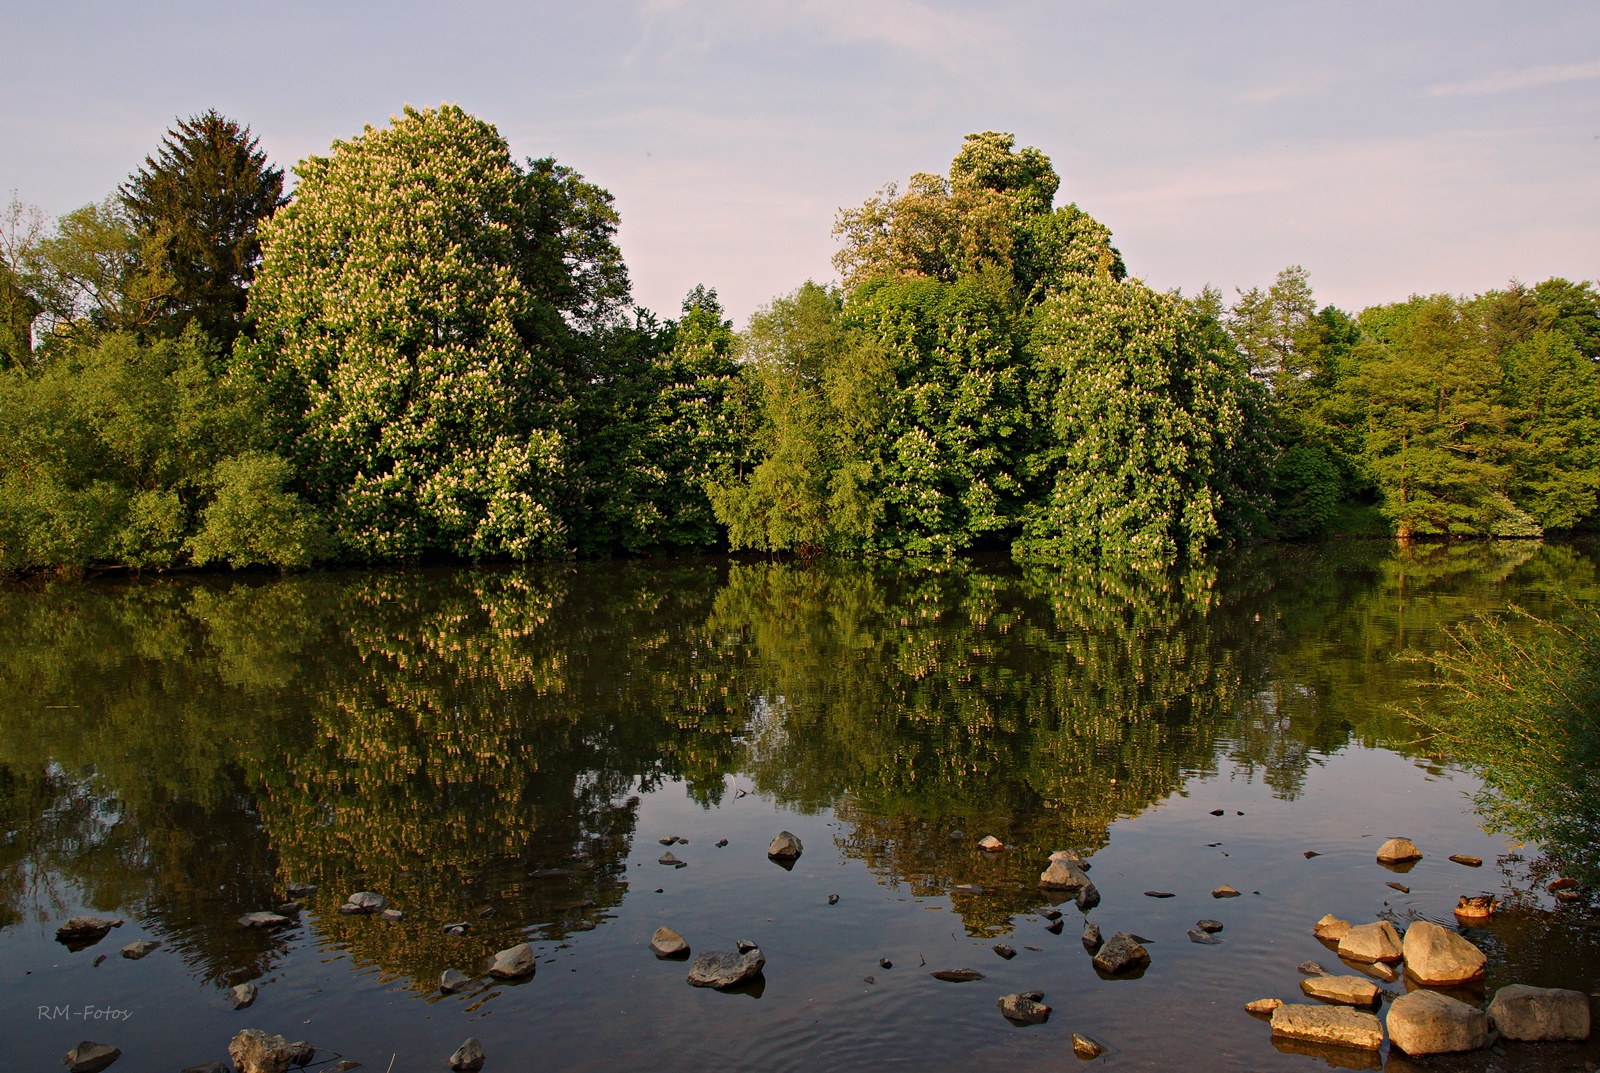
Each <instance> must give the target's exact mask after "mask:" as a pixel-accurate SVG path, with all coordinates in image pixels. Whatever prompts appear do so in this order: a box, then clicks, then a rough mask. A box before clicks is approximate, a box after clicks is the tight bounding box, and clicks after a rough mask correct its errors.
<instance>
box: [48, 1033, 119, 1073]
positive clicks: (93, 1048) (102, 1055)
mask: <svg viewBox="0 0 1600 1073" xmlns="http://www.w3.org/2000/svg"><path fill="white" fill-rule="evenodd" d="M121 1057H122V1052H121V1051H120V1050H118V1049H117V1048H115V1047H113V1046H111V1045H109V1044H106V1043H91V1042H89V1041H88V1040H84V1041H83V1042H82V1043H80V1044H78V1045H77V1046H76V1047H74V1048H72V1050H70V1051H68V1052H67V1056H66V1057H65V1058H63V1059H61V1061H62V1062H64V1063H65V1064H66V1067H67V1069H68V1070H69V1071H70V1073H99V1071H100V1070H102V1069H104V1068H106V1066H109V1065H110V1064H111V1063H112V1062H115V1061H116V1060H117V1059H118V1058H121Z"/></svg>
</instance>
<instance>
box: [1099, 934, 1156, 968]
mask: <svg viewBox="0 0 1600 1073" xmlns="http://www.w3.org/2000/svg"><path fill="white" fill-rule="evenodd" d="M1148 964H1150V952H1149V951H1148V950H1146V949H1145V948H1144V947H1142V946H1140V945H1139V943H1138V941H1137V940H1136V939H1134V937H1133V936H1131V935H1129V934H1128V933H1127V932H1125V931H1119V932H1117V933H1116V934H1115V935H1113V936H1112V937H1111V938H1110V939H1109V940H1108V941H1107V942H1106V945H1105V946H1102V947H1101V948H1100V952H1099V953H1098V954H1096V955H1095V956H1094V967H1095V968H1097V969H1099V970H1100V971H1101V972H1103V973H1105V974H1107V975H1108V976H1115V975H1116V974H1117V973H1119V972H1128V971H1129V970H1131V969H1137V968H1142V967H1144V966H1145V965H1148Z"/></svg>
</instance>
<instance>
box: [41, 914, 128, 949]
mask: <svg viewBox="0 0 1600 1073" xmlns="http://www.w3.org/2000/svg"><path fill="white" fill-rule="evenodd" d="M120 927H122V919H121V918H120V917H73V918H72V919H70V920H68V921H67V922H66V923H65V924H63V925H61V926H60V927H59V928H57V929H56V942H58V943H62V944H64V945H65V946H67V947H68V948H69V949H71V950H74V951H77V950H82V949H83V948H84V947H86V946H93V945H94V944H95V943H98V942H99V941H100V940H101V939H104V938H105V937H106V933H107V932H109V931H110V930H111V929H112V928H120Z"/></svg>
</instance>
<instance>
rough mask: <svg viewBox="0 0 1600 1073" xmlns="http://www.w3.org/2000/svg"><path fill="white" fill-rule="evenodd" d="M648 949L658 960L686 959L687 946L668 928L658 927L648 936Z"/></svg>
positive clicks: (680, 937) (681, 938)
mask: <svg viewBox="0 0 1600 1073" xmlns="http://www.w3.org/2000/svg"><path fill="white" fill-rule="evenodd" d="M650 949H651V950H652V951H653V952H654V953H655V955H656V957H658V958H672V957H679V958H682V957H688V956H689V944H688V943H687V942H685V941H684V938H683V936H681V935H679V934H678V933H677V932H675V931H673V930H672V929H671V928H668V927H660V928H657V929H656V930H655V934H653V935H651V936H650Z"/></svg>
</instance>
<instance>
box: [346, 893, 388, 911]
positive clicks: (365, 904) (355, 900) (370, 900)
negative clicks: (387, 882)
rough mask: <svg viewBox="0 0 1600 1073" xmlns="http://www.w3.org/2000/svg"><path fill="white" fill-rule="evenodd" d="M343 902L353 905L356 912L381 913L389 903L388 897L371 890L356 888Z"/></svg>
mask: <svg viewBox="0 0 1600 1073" xmlns="http://www.w3.org/2000/svg"><path fill="white" fill-rule="evenodd" d="M344 904H345V905H348V906H354V907H355V911H356V912H358V913H381V912H382V911H383V910H384V909H385V908H387V907H388V905H389V899H387V898H385V897H384V896H383V895H381V894H379V893H378V892H377V891H372V890H358V891H356V892H355V893H354V894H352V895H350V897H348V898H346V899H345V900H344Z"/></svg>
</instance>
